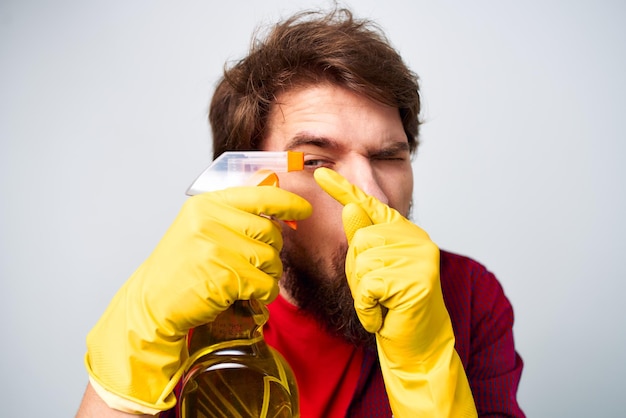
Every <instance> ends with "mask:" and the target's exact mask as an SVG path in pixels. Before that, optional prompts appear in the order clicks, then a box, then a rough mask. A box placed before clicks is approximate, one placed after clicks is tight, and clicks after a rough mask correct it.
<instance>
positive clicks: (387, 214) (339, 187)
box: [313, 167, 402, 224]
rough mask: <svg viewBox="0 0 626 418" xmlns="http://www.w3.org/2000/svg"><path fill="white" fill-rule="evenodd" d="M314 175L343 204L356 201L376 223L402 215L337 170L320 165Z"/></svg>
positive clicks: (388, 220) (323, 187)
mask: <svg viewBox="0 0 626 418" xmlns="http://www.w3.org/2000/svg"><path fill="white" fill-rule="evenodd" d="M313 176H314V178H315V181H316V182H317V184H319V185H320V187H321V188H322V189H324V191H325V192H326V193H328V194H329V195H330V196H331V197H332V198H333V199H335V200H336V201H338V202H339V203H341V204H342V205H347V204H348V203H356V204H357V205H359V206H361V207H362V208H363V209H364V210H365V211H366V212H367V214H368V216H369V218H370V219H371V220H372V222H373V223H375V224H378V223H385V222H391V221H393V220H395V219H396V218H397V217H401V216H402V215H400V214H399V213H398V212H397V211H395V210H394V209H392V208H390V207H389V206H387V205H385V204H384V203H382V202H381V201H380V200H378V199H376V198H375V197H373V196H369V195H367V194H366V193H365V192H363V190H361V189H359V188H358V187H356V186H355V185H353V184H351V183H350V182H349V181H347V180H346V179H345V178H344V177H343V176H342V175H341V174H339V173H337V172H336V171H333V170H330V169H328V168H325V167H320V168H318V169H317V170H315V171H314V172H313Z"/></svg>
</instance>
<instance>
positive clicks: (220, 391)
mask: <svg viewBox="0 0 626 418" xmlns="http://www.w3.org/2000/svg"><path fill="white" fill-rule="evenodd" d="M303 168H304V155H303V153H301V152H292V151H280V152H266V151H243V152H225V153H223V154H222V155H220V156H219V157H218V158H217V159H215V160H214V161H213V163H212V164H211V165H210V166H209V167H208V168H207V169H206V170H205V171H204V172H203V173H202V174H201V175H200V176H199V177H198V178H197V179H196V180H195V181H194V182H193V184H192V185H191V186H190V187H189V189H188V190H187V194H188V195H190V196H192V195H195V194H199V193H203V192H207V191H212V190H217V189H223V188H226V187H232V186H241V185H274V186H278V176H277V175H276V173H277V172H287V171H296V170H302V169H303ZM292 225H293V224H290V226H292ZM292 227H293V226H292ZM268 317H269V313H268V311H267V308H266V307H265V306H264V305H263V304H262V303H260V302H258V301H256V300H238V301H235V302H234V303H233V304H232V305H231V307H230V308H228V309H227V310H226V311H224V312H223V313H221V314H220V315H218V316H217V318H216V319H215V321H213V322H211V323H210V324H206V325H203V326H200V327H197V328H195V329H193V330H191V331H190V332H189V335H188V336H187V339H188V340H187V343H188V348H189V360H188V361H187V364H188V365H189V366H188V367H187V369H186V371H185V374H184V376H183V387H182V391H181V395H180V400H179V403H178V405H179V406H178V408H179V410H178V412H179V415H178V416H179V417H183V418H200V417H207V418H208V417H211V418H212V417H224V416H232V417H241V418H248V417H250V418H252V417H255V418H256V417H261V418H270V417H272V418H273V417H284V418H292V417H299V416H300V410H299V404H298V390H297V386H296V379H295V377H294V374H293V371H292V370H291V367H290V366H289V364H287V362H286V360H285V359H284V358H283V357H282V356H281V355H280V353H278V352H277V351H276V350H274V349H273V348H271V347H270V346H269V345H267V343H266V342H265V340H264V338H263V324H265V322H267V319H268Z"/></svg>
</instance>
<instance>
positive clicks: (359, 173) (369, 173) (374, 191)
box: [337, 159, 389, 205]
mask: <svg viewBox="0 0 626 418" xmlns="http://www.w3.org/2000/svg"><path fill="white" fill-rule="evenodd" d="M337 171H338V172H339V174H341V175H342V176H343V177H345V178H346V180H348V181H349V182H350V183H352V184H354V185H355V186H357V187H358V188H360V189H361V190H363V192H365V193H366V194H368V195H370V196H373V197H375V198H376V199H378V200H380V201H381V202H383V203H384V204H386V205H388V204H389V199H388V198H387V195H386V194H385V192H384V190H383V188H382V186H381V182H380V175H381V174H382V173H378V172H377V171H376V170H375V169H374V167H372V163H371V162H370V161H369V160H367V159H359V160H356V161H353V162H351V163H350V164H346V165H344V166H343V167H342V168H341V169H340V170H337Z"/></svg>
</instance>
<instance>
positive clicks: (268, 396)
mask: <svg viewBox="0 0 626 418" xmlns="http://www.w3.org/2000/svg"><path fill="white" fill-rule="evenodd" d="M267 318H268V312H267V309H266V308H265V306H263V305H262V304H261V303H259V302H257V301H254V300H252V301H236V302H235V303H234V304H233V305H232V306H231V307H230V308H229V309H228V310H226V311H224V312H223V313H222V314H220V315H219V316H218V317H217V318H216V320H215V321H214V322H212V323H210V324H207V325H203V326H201V327H198V328H196V329H194V331H193V333H191V337H190V340H189V353H190V359H189V361H188V364H190V366H189V367H188V368H187V371H186V373H185V375H184V378H183V389H182V393H181V399H180V402H179V408H180V413H181V414H180V416H181V417H184V418H192V417H193V418H200V417H207V418H208V417H237V418H238V417H241V418H248V417H250V418H252V417H254V418H259V417H260V418H266V417H267V418H274V417H284V418H287V417H299V416H300V411H299V405H298V392H297V386H296V380H295V377H294V375H293V372H292V370H291V368H290V367H289V365H288V364H287V362H286V361H285V360H284V359H283V357H282V356H281V355H280V354H279V353H278V352H277V351H276V350H274V349H273V348H271V347H270V346H268V345H267V343H266V342H265V340H264V339H263V331H262V326H263V324H264V323H265V322H266V321H267Z"/></svg>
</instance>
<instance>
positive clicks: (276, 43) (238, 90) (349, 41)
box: [209, 9, 420, 158]
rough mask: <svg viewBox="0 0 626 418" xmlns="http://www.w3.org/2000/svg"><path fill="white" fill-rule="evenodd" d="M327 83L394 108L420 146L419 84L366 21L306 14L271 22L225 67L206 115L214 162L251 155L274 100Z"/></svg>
mask: <svg viewBox="0 0 626 418" xmlns="http://www.w3.org/2000/svg"><path fill="white" fill-rule="evenodd" d="M322 82H330V83H333V84H335V85H339V86H341V87H343V88H346V89H348V90H350V91H353V92H355V93H357V94H361V95H364V96H365V97H368V98H370V99H373V100H375V101H377V102H380V103H383V104H386V105H390V106H393V107H396V108H398V109H399V111H400V117H401V119H402V124H403V126H404V131H405V132H406V136H407V139H408V142H409V145H410V149H411V152H413V151H415V149H416V148H417V144H418V134H419V125H420V121H419V112H420V96H419V85H418V78H417V75H416V74H415V73H413V72H412V71H411V70H409V68H408V67H407V66H406V65H405V63H404V62H403V60H402V58H401V57H400V55H399V53H398V52H397V51H396V50H395V49H394V48H393V47H392V46H391V45H390V43H389V41H388V40H387V38H386V36H385V34H384V33H383V31H382V30H381V29H380V28H379V27H378V26H377V25H376V24H375V23H374V22H372V21H370V20H361V19H356V18H355V17H354V16H353V14H352V12H351V11H350V10H348V9H335V10H333V11H331V12H328V13H323V12H314V11H305V12H300V13H298V14H295V15H293V16H292V17H289V18H287V19H286V20H284V21H282V22H279V23H277V24H276V25H275V26H273V27H272V28H271V30H270V31H269V33H268V34H267V36H266V37H265V39H259V38H253V42H252V46H251V48H250V52H249V54H248V55H247V56H246V57H245V58H243V59H242V60H240V61H238V62H236V63H235V64H234V65H233V66H232V67H231V68H228V67H227V66H226V67H225V69H224V75H223V77H222V79H221V80H220V81H219V83H218V85H217V87H216V90H215V93H214V95H213V99H212V100H211V105H210V109H209V122H210V124H211V129H212V133H213V158H217V157H218V156H219V155H220V154H222V153H223V152H225V151H232V150H253V149H256V148H257V147H258V146H259V144H260V142H261V141H262V139H263V135H264V129H265V126H266V122H267V116H268V112H269V110H270V106H271V104H272V102H273V101H274V99H275V97H276V96H277V95H278V94H279V93H281V92H284V91H286V90H289V89H291V88H294V87H305V86H307V85H311V84H318V83H322Z"/></svg>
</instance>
